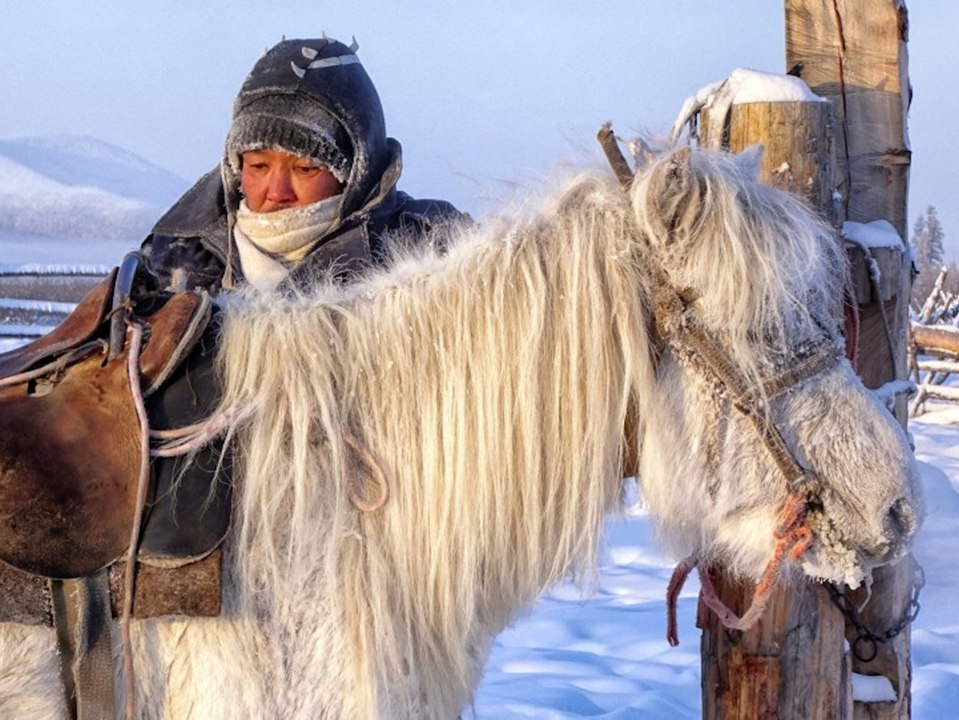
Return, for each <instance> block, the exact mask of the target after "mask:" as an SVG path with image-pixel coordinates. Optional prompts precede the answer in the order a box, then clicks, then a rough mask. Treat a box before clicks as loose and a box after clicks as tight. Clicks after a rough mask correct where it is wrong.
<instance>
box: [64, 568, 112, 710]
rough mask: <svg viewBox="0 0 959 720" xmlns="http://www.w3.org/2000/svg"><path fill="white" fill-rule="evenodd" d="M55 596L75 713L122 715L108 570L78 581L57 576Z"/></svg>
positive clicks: (67, 692)
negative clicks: (115, 673) (112, 640)
mask: <svg viewBox="0 0 959 720" xmlns="http://www.w3.org/2000/svg"><path fill="white" fill-rule="evenodd" d="M50 596H51V600H52V608H53V623H54V626H55V627H56V631H57V645H58V647H59V649H60V678H61V680H62V681H63V689H64V694H65V698H66V702H67V709H68V711H69V713H70V717H71V718H72V719H73V720H102V719H103V718H113V717H116V713H115V705H114V690H113V654H112V652H111V649H110V621H111V620H110V587H109V583H108V577H107V573H106V571H100V572H98V573H96V574H95V575H91V576H88V577H84V578H80V579H77V580H51V581H50Z"/></svg>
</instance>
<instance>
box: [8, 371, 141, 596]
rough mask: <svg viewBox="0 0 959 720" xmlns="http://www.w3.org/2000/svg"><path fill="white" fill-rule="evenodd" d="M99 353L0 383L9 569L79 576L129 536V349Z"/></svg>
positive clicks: (133, 437)
mask: <svg viewBox="0 0 959 720" xmlns="http://www.w3.org/2000/svg"><path fill="white" fill-rule="evenodd" d="M102 361H103V356H102V355H94V356H91V357H87V358H86V359H84V360H82V361H80V362H78V363H76V364H75V365H73V366H71V367H70V368H69V370H68V371H67V372H66V373H65V374H64V375H63V377H62V378H60V379H59V382H56V384H54V385H52V386H38V385H35V384H34V383H24V384H20V385H15V386H9V387H7V388H3V389H0V458H3V464H2V465H0V560H3V561H4V562H6V563H9V564H10V565H12V566H13V567H15V568H18V569H21V570H25V571H26V572H30V573H34V574H37V575H43V576H45V577H52V578H76V577H81V576H84V575H88V574H90V573H92V572H95V571H96V570H98V569H100V568H102V567H104V566H106V565H107V564H109V563H110V562H112V561H113V560H114V559H116V558H117V557H119V556H120V555H122V553H123V552H124V551H125V549H126V548H127V547H128V545H129V540H130V534H131V530H132V526H133V515H134V509H135V503H136V485H137V482H136V481H137V477H138V475H139V468H140V453H139V448H140V440H139V427H138V422H137V414H136V409H135V407H134V404H133V398H132V395H131V394H130V390H129V387H128V381H127V377H126V362H127V355H126V352H124V353H122V354H121V355H120V356H119V357H117V358H116V359H115V360H114V361H112V362H110V363H107V364H106V365H105V366H104V365H102ZM41 390H42V394H41V392H40V391H41Z"/></svg>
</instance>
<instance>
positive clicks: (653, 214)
mask: <svg viewBox="0 0 959 720" xmlns="http://www.w3.org/2000/svg"><path fill="white" fill-rule="evenodd" d="M675 155H676V153H674V156H675ZM674 156H667V157H665V158H661V159H659V160H658V161H657V162H656V163H654V164H653V165H652V166H651V167H650V168H649V169H647V170H646V171H645V172H644V173H643V174H642V175H641V176H640V177H639V178H637V181H636V182H635V184H634V190H633V193H634V197H633V203H634V207H635V208H636V214H637V221H638V222H639V223H640V226H641V228H642V230H643V232H644V233H645V234H646V235H647V237H648V238H649V239H650V244H651V246H652V248H653V251H654V252H655V253H656V255H657V260H658V262H660V263H662V265H663V267H664V270H665V271H666V273H667V275H668V276H669V278H670V280H671V281H672V283H673V284H674V285H675V286H676V287H677V289H680V290H684V291H691V292H692V294H693V295H695V296H698V297H699V299H700V301H699V310H700V312H701V313H702V314H703V319H704V321H705V322H707V323H708V324H710V325H712V326H713V327H714V328H715V329H716V330H717V331H718V332H721V333H722V334H723V335H724V336H725V337H726V338H727V341H728V342H729V344H730V346H731V350H732V351H733V352H734V354H736V355H737V356H738V357H739V358H740V360H742V361H743V362H746V363H748V362H749V360H750V358H751V357H753V356H754V355H755V347H754V344H755V341H756V340H757V339H761V340H762V341H763V342H764V343H766V344H770V345H772V346H777V345H778V346H780V347H784V346H785V345H787V344H788V343H789V342H790V340H794V339H795V338H796V337H797V336H808V335H810V334H812V333H814V332H818V331H814V330H813V326H814V325H816V320H817V319H819V320H821V318H822V317H824V316H827V315H828V314H829V312H828V309H827V310H824V309H823V308H822V306H823V304H824V303H831V302H834V300H832V299H834V298H839V297H841V283H842V278H843V277H844V272H843V269H844V263H845V259H844V256H843V254H842V253H841V248H840V247H839V243H838V242H837V241H836V240H835V239H834V237H833V236H832V234H831V231H830V230H829V229H828V228H827V227H826V226H825V225H824V224H823V223H822V222H821V221H820V220H819V219H818V218H817V217H816V216H815V215H814V214H813V213H812V212H811V211H810V210H809V209H808V208H807V207H806V206H805V205H803V204H802V202H801V201H800V200H798V199H796V198H795V197H794V196H792V195H790V194H788V193H786V192H783V191H780V190H776V189H774V188H771V187H767V186H764V185H760V184H759V183H757V182H755V181H754V180H752V179H750V178H748V177H747V176H746V175H745V174H744V171H743V169H742V168H741V167H739V166H738V165H737V164H736V163H735V162H734V160H733V159H732V158H731V157H729V156H727V155H723V154H720V153H710V152H698V153H694V154H692V155H689V154H688V151H683V153H682V154H681V156H680V158H679V159H678V160H677V159H676V158H675V157H674ZM663 192H666V194H667V195H668V196H670V197H671V199H670V200H669V201H668V202H665V203H664V201H663V199H662V198H661V197H660V195H661V194H662V193H663ZM677 208H682V210H681V211H677Z"/></svg>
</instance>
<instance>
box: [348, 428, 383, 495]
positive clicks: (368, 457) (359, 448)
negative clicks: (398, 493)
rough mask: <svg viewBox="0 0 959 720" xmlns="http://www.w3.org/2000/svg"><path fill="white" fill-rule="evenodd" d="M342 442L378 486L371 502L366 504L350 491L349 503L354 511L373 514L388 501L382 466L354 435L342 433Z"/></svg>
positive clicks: (353, 491)
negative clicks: (357, 457) (365, 468)
mask: <svg viewBox="0 0 959 720" xmlns="http://www.w3.org/2000/svg"><path fill="white" fill-rule="evenodd" d="M343 440H344V441H345V442H346V444H347V445H349V446H350V449H352V450H353V452H355V453H356V454H357V455H359V456H360V460H362V461H363V464H364V465H366V467H367V469H369V471H370V474H371V475H372V476H373V480H374V481H376V484H377V485H378V486H379V490H380V493H379V495H378V496H377V497H376V499H375V500H373V502H367V501H366V500H364V499H363V498H362V497H360V495H359V493H357V492H356V491H355V490H353V489H350V502H352V503H353V505H354V506H356V509H357V510H359V511H361V512H374V511H375V510H379V509H381V508H382V507H383V506H384V505H386V503H387V502H388V501H389V499H390V481H389V478H388V477H387V476H386V473H385V472H383V467H382V465H381V464H380V463H379V462H378V461H377V459H376V458H375V457H373V453H372V452H370V451H369V449H368V448H367V447H366V446H365V445H363V444H362V443H361V442H360V441H359V440H358V439H357V438H356V437H355V436H354V435H352V434H350V433H344V435H343Z"/></svg>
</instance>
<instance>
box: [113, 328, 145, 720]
mask: <svg viewBox="0 0 959 720" xmlns="http://www.w3.org/2000/svg"><path fill="white" fill-rule="evenodd" d="M128 325H129V327H130V348H129V351H128V354H127V377H128V379H129V381H130V391H131V393H132V395H133V406H134V408H136V414H137V421H138V423H139V429H140V476H139V478H138V480H137V496H136V507H135V508H134V511H133V528H132V529H131V531H130V546H129V547H128V548H127V558H126V562H127V566H126V573H125V574H124V595H123V612H122V614H121V617H120V633H121V636H122V638H123V669H124V675H125V676H126V678H125V679H126V695H127V718H128V720H133V719H134V717H135V715H136V701H135V698H134V692H135V686H134V682H133V641H132V635H131V632H130V624H131V620H132V617H133V592H134V587H135V576H136V562H137V547H138V546H139V544H140V525H141V524H142V523H143V509H144V506H145V505H146V501H147V492H148V490H149V487H150V424H149V420H148V418H147V412H146V406H145V405H144V402H143V393H142V392H141V390H140V348H141V347H142V344H143V329H142V328H141V326H140V325H139V324H138V323H136V322H132V321H131V322H128Z"/></svg>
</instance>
